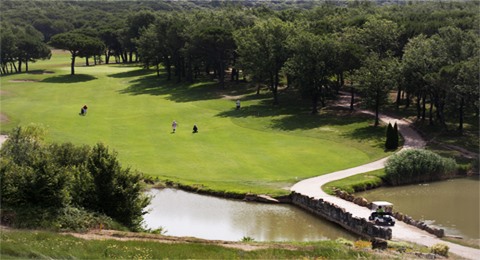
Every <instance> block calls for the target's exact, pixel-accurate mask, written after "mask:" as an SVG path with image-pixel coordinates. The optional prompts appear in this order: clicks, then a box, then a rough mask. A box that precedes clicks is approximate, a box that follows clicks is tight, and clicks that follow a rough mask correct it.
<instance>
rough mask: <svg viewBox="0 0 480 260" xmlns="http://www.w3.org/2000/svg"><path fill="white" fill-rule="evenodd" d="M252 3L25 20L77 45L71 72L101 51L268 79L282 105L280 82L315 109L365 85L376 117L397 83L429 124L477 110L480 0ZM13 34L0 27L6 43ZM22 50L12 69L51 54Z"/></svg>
mask: <svg viewBox="0 0 480 260" xmlns="http://www.w3.org/2000/svg"><path fill="white" fill-rule="evenodd" d="M253 2H255V1H253ZM380 2H382V3H383V2H391V1H380ZM393 2H395V1H393ZM249 4H252V3H246V2H245V3H244V2H235V3H229V2H228V1H213V2H212V3H210V4H205V3H197V2H195V1H192V2H184V3H183V5H184V6H180V7H179V6H178V5H176V4H174V3H172V2H157V3H154V2H145V3H143V2H130V3H127V2H115V5H113V6H109V5H107V4H105V3H96V2H79V3H67V2H51V3H50V2H42V3H40V2H35V4H34V5H33V7H27V6H24V7H25V10H23V11H21V13H27V14H29V15H28V16H27V17H28V19H27V20H30V22H31V24H33V27H34V28H30V27H25V28H30V29H28V30H30V31H32V30H38V31H40V32H41V33H42V34H43V39H44V42H48V43H49V44H50V45H51V46H54V47H56V48H61V49H65V50H69V51H70V53H71V55H72V69H71V74H74V63H75V59H76V57H83V58H85V59H86V60H85V62H86V64H87V65H88V64H89V58H92V57H93V58H94V63H95V64H96V63H97V62H106V63H110V62H117V63H129V62H141V63H142V64H143V66H145V67H147V68H148V67H154V68H155V69H156V70H157V75H158V76H161V70H163V69H164V70H165V73H166V78H167V79H169V80H171V79H175V80H176V81H183V80H185V81H190V82H193V81H195V80H196V79H198V78H199V77H203V78H205V77H208V78H211V79H215V80H217V81H218V82H219V85H220V86H221V87H225V80H232V81H235V80H239V79H240V78H242V79H246V80H249V81H251V82H254V83H255V84H257V86H258V89H260V88H261V87H265V88H267V89H269V90H270V91H271V93H272V96H273V104H274V105H278V104H280V103H281V101H280V100H279V96H278V93H279V90H280V89H282V88H290V89H295V90H298V92H299V93H301V95H302V96H303V97H305V98H308V99H310V100H311V112H312V113H317V112H318V110H319V107H323V106H325V101H326V99H327V98H329V97H333V96H335V95H336V94H337V93H338V91H339V90H341V89H346V90H349V91H350V92H351V95H352V98H351V100H352V106H351V107H352V108H353V103H354V100H355V95H356V94H357V93H359V94H361V95H362V96H363V101H364V102H363V103H364V105H365V106H366V107H368V108H371V109H373V110H374V111H375V114H376V118H375V125H378V124H379V120H378V114H379V112H380V111H381V109H382V107H383V106H385V105H386V104H387V101H388V97H389V94H390V93H391V92H392V91H396V92H397V99H396V104H397V107H398V106H400V105H401V104H402V105H405V106H406V107H407V108H408V107H409V106H411V105H415V107H416V110H417V116H418V119H420V120H426V119H428V122H429V123H430V124H437V125H440V126H443V127H445V126H446V121H447V118H448V119H449V120H452V119H455V120H457V121H458V129H459V130H460V131H461V130H462V129H463V120H464V115H465V114H471V113H472V112H475V113H476V114H477V115H478V110H479V102H478V99H479V93H478V71H479V64H478V62H479V55H480V54H479V42H478V41H479V37H478V31H479V28H478V27H479V26H478V25H479V21H480V19H479V16H480V15H479V13H478V12H477V10H478V5H479V2H478V1H469V2H427V3H423V2H419V3H417V2H404V1H403V2H402V4H393V5H383V6H379V5H376V4H375V3H374V2H370V1H349V2H345V1H337V2H328V3H325V4H320V3H318V2H316V3H315V8H300V6H299V5H296V6H293V5H289V6H288V8H283V9H282V8H278V7H279V5H275V1H272V3H270V4H271V6H275V7H277V8H276V9H273V8H269V7H268V6H257V7H251V6H250V5H249ZM4 5H6V6H7V7H8V8H6V9H7V12H6V17H7V18H8V19H5V21H2V23H5V24H7V25H8V26H6V27H2V35H3V34H4V32H7V33H6V35H13V34H9V33H8V30H3V28H14V27H15V28H21V27H20V26H21V22H20V21H18V20H16V19H15V18H16V17H17V16H15V15H13V14H12V12H11V10H13V9H15V8H17V7H15V6H13V5H12V3H11V2H8V1H7V4H4ZM207 7H208V8H207ZM212 7H214V8H212ZM303 7H305V6H303ZM310 7H311V6H310ZM49 8H51V9H53V10H59V8H64V9H66V10H69V11H71V12H70V13H68V14H67V12H66V11H65V12H58V13H55V12H53V11H50V12H49V11H48V10H49ZM277 9H278V10H277ZM32 10H35V11H37V12H38V15H37V18H33V17H32V14H31V11H32ZM166 10H168V11H166ZM25 30H27V29H25ZM35 34H38V33H35ZM10 38H11V39H13V40H18V39H20V37H15V36H12V37H10ZM10 38H9V37H2V41H3V40H4V39H5V41H6V43H5V46H8V44H9V42H8V41H7V40H8V39H10ZM37 39H40V38H39V37H37ZM13 40H12V41H13ZM2 45H3V42H2ZM10 50H11V51H10ZM14 53H16V52H14V51H13V49H8V48H6V49H5V52H4V50H3V48H2V69H3V68H5V69H6V68H7V64H10V66H11V67H12V68H13V70H12V69H10V70H9V71H7V70H2V72H3V73H8V72H13V71H20V69H15V67H17V68H18V67H21V64H22V63H25V64H26V63H27V62H28V60H31V61H34V60H35V59H39V58H43V57H39V55H30V56H29V57H28V58H24V56H27V55H23V56H21V55H20V54H14ZM102 59H104V60H102ZM112 59H114V60H112ZM4 61H5V62H4ZM14 61H15V62H17V64H18V66H12V62H14ZM13 64H14V63H13ZM240 76H241V77H240Z"/></svg>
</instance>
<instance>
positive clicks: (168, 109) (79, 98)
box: [0, 52, 390, 195]
mask: <svg viewBox="0 0 480 260" xmlns="http://www.w3.org/2000/svg"><path fill="white" fill-rule="evenodd" d="M81 62H83V61H81V60H79V61H78V64H77V67H76V73H77V75H75V76H69V75H68V74H69V70H70V68H69V56H68V55H67V54H65V53H60V52H56V53H55V54H54V55H53V57H52V60H49V61H41V62H37V63H35V64H31V65H30V69H31V71H34V72H35V73H29V74H15V75H9V76H4V77H1V78H0V83H1V85H0V86H1V87H0V90H1V96H0V101H1V113H2V114H4V115H6V116H7V117H8V120H9V121H8V122H2V123H1V125H0V126H1V132H3V133H6V132H8V131H9V130H11V129H12V128H14V127H16V126H17V125H28V124H31V123H34V124H40V125H43V126H44V127H45V128H47V131H48V136H47V141H48V142H72V143H74V144H89V145H93V144H95V143H97V142H103V143H105V144H107V145H108V146H110V148H112V149H114V150H116V151H117V152H118V153H119V158H120V160H121V162H122V163H123V165H124V166H127V167H132V168H134V169H138V170H140V171H142V172H144V173H145V174H147V175H149V176H153V177H155V178H156V177H158V178H159V179H162V180H171V181H174V182H181V183H182V184H186V185H197V186H201V187H204V188H205V189H212V190H216V191H229V192H239V193H245V192H254V193H269V194H272V195H280V194H286V193H288V191H287V190H286V189H285V187H289V186H291V185H292V184H293V183H295V182H297V181H298V180H300V179H304V178H308V177H312V176H317V175H321V174H325V173H329V172H333V171H337V170H341V169H346V168H350V167H354V166H358V165H361V164H364V163H367V162H370V161H373V160H376V159H379V158H381V157H385V156H387V155H388V154H390V153H386V152H385V151H384V150H383V138H384V133H385V129H384V128H383V127H379V128H374V127H372V126H371V124H372V121H373V120H372V118H370V117H366V116H357V115H355V116H353V115H351V114H350V113H348V111H338V110H328V109H326V110H322V112H321V113H320V114H319V115H315V116H314V115H310V114H309V108H308V106H305V105H303V106H299V105H288V102H287V99H289V98H291V97H293V96H295V95H293V93H282V94H281V96H280V101H281V102H282V101H283V102H284V103H283V104H282V105H281V106H279V107H273V106H271V102H272V99H271V96H270V93H269V92H267V91H264V92H262V93H261V94H260V95H255V89H253V88H250V87H249V86H248V85H247V84H231V85H229V86H228V88H227V89H226V90H221V89H220V88H219V87H218V86H217V85H216V84H215V83H214V82H209V81H203V82H198V83H194V84H187V83H179V84H177V83H174V81H172V82H167V81H166V80H165V79H164V78H165V77H160V78H157V77H156V76H155V72H153V71H148V70H142V69H140V68H139V67H136V66H132V65H100V66H98V65H97V66H90V67H85V66H82V63H81ZM41 72H48V73H47V74H45V73H41ZM52 72H53V73H52ZM18 80H29V81H26V82H25V81H23V82H18ZM32 81H33V82H32ZM224 95H232V96H234V95H243V97H242V98H241V99H242V109H241V110H240V111H236V110H234V107H235V104H234V103H235V102H234V101H235V100H234V99H235V98H234V99H227V98H224ZM84 104H87V105H88V107H89V109H88V115H87V116H85V117H83V116H79V115H78V114H79V112H80V107H81V106H83V105H84ZM173 120H176V121H177V122H178V124H179V127H178V129H177V133H175V134H172V133H171V122H172V121H173ZM193 124H197V125H198V127H199V133H198V134H192V127H193Z"/></svg>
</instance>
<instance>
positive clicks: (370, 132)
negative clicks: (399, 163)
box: [343, 125, 386, 151]
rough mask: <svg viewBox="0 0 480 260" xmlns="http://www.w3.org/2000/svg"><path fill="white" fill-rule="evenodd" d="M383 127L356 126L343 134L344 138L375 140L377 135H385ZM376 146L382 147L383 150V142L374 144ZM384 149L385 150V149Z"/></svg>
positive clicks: (364, 140) (362, 140)
mask: <svg viewBox="0 0 480 260" xmlns="http://www.w3.org/2000/svg"><path fill="white" fill-rule="evenodd" d="M385 131H386V129H385V127H382V126H376V127H375V126H373V125H369V126H366V127H362V128H356V129H354V130H353V131H350V132H347V133H345V134H343V136H344V137H345V138H346V139H354V140H357V141H361V142H375V141H377V140H378V137H379V136H385ZM375 146H376V147H377V148H383V149H384V150H385V144H384V143H383V142H380V143H378V144H377V145H375ZM385 151H386V150H385Z"/></svg>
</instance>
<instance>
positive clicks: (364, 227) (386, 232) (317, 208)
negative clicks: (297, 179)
mask: <svg viewBox="0 0 480 260" xmlns="http://www.w3.org/2000/svg"><path fill="white" fill-rule="evenodd" d="M291 199H292V203H293V204H294V205H296V206H298V207H300V208H302V209H305V210H307V211H309V212H311V213H313V214H315V215H318V216H321V217H323V218H326V219H327V220H329V221H332V222H335V223H337V224H339V225H340V226H342V227H344V228H345V229H347V230H349V231H351V232H353V233H355V234H358V235H360V236H362V237H365V238H368V239H377V238H380V239H386V240H390V239H391V238H392V230H391V229H390V228H384V227H379V226H376V225H374V224H373V223H370V222H368V221H367V220H366V219H364V218H356V217H353V216H352V214H351V213H349V212H346V211H345V209H343V208H340V207H338V206H336V205H334V204H332V203H329V202H326V201H324V200H322V199H318V200H317V199H314V198H311V197H307V196H304V195H302V194H298V193H295V192H293V193H292V194H291Z"/></svg>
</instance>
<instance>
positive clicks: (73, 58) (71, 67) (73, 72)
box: [70, 54, 76, 75]
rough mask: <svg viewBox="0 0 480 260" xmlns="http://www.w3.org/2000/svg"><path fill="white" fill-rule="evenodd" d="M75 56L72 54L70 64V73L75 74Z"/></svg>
mask: <svg viewBox="0 0 480 260" xmlns="http://www.w3.org/2000/svg"><path fill="white" fill-rule="evenodd" d="M75 58H76V55H75V54H72V64H70V75H75Z"/></svg>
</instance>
